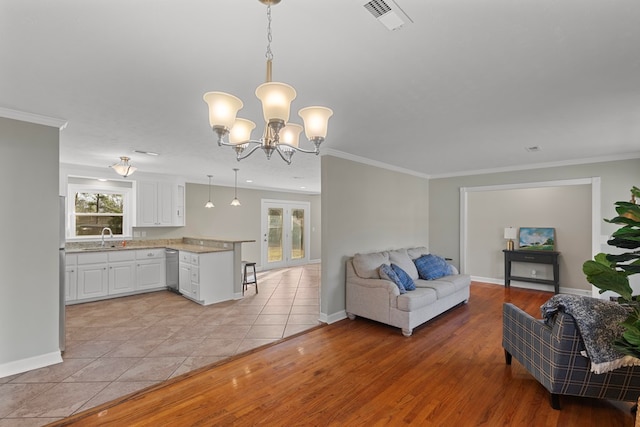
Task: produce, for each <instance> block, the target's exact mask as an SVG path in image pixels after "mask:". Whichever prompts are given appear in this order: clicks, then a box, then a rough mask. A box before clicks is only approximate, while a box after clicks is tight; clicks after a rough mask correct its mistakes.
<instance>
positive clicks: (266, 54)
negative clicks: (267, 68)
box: [264, 4, 273, 61]
mask: <svg viewBox="0 0 640 427" xmlns="http://www.w3.org/2000/svg"><path fill="white" fill-rule="evenodd" d="M272 40H273V37H272V36H271V4H268V5H267V52H266V53H265V55H264V56H266V58H267V59H268V60H270V61H271V60H273V52H271V41H272Z"/></svg>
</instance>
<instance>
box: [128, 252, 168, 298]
mask: <svg viewBox="0 0 640 427" xmlns="http://www.w3.org/2000/svg"><path fill="white" fill-rule="evenodd" d="M135 253H136V289H138V290H150V289H157V288H163V287H165V286H166V282H167V277H166V273H165V272H166V264H165V250H164V248H163V249H141V250H137V251H135Z"/></svg>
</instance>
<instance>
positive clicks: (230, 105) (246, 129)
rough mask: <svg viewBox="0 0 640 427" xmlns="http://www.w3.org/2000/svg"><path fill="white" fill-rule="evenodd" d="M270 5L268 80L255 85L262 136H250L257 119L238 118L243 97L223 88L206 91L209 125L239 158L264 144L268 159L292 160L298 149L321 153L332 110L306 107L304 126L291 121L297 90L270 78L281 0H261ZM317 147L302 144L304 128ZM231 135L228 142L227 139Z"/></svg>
mask: <svg viewBox="0 0 640 427" xmlns="http://www.w3.org/2000/svg"><path fill="white" fill-rule="evenodd" d="M259 1H260V2H261V3H263V4H265V5H266V6H267V18H268V25H267V42H268V43H267V52H266V55H265V56H266V58H267V64H266V65H267V73H266V81H265V83H263V84H261V85H260V86H258V88H257V89H256V92H255V93H256V97H257V98H258V99H259V100H260V102H261V103H262V116H263V120H264V123H265V129H264V131H263V132H262V137H261V138H260V139H257V140H254V139H251V131H252V130H253V129H255V127H256V125H255V123H254V122H252V121H250V120H247V119H242V118H237V117H236V116H237V114H238V111H239V110H240V109H241V108H242V107H243V104H242V101H241V100H240V99H238V98H236V97H235V96H233V95H230V94H228V93H224V92H207V93H205V95H204V97H203V98H204V101H205V102H206V103H207V105H208V107H209V125H210V126H211V129H212V130H213V132H214V133H215V134H216V136H217V142H218V146H228V147H232V148H233V149H234V150H235V152H236V159H237V160H238V161H240V160H242V159H246V158H247V157H249V156H250V155H251V154H253V153H254V152H255V151H256V150H257V149H259V148H261V149H262V150H263V151H264V153H265V155H266V156H267V159H270V158H271V155H272V154H273V153H274V152H277V153H278V154H279V155H280V157H281V158H282V160H284V161H285V162H286V163H287V164H291V159H292V157H293V155H294V154H295V153H296V152H302V153H306V154H316V155H317V154H319V153H320V144H322V142H324V140H325V138H326V137H327V129H328V126H329V118H330V117H331V116H332V115H333V111H331V110H330V109H329V108H326V107H317V106H316V107H306V108H303V109H301V110H300V111H299V112H298V114H299V115H300V117H301V118H302V119H303V121H304V128H303V127H302V126H301V125H298V124H295V123H289V117H290V115H291V103H292V102H293V100H294V99H296V96H297V94H296V90H295V89H294V88H293V87H292V86H290V85H288V84H286V83H281V82H274V81H272V80H271V75H272V72H271V71H272V63H273V53H272V52H271V40H272V36H271V6H272V5H276V4H278V3H279V2H280V0H259ZM303 129H304V130H305V135H306V136H307V139H308V140H309V142H311V143H312V144H313V146H314V149H311V150H307V149H303V148H300V147H299V135H300V133H302V130H303ZM225 137H228V142H227V141H225V140H224V138H225Z"/></svg>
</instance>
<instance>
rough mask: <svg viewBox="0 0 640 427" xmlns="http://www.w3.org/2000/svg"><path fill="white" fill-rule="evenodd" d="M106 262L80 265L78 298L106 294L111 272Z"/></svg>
mask: <svg viewBox="0 0 640 427" xmlns="http://www.w3.org/2000/svg"><path fill="white" fill-rule="evenodd" d="M107 270H108V269H107V265H106V264H88V265H79V266H78V299H84V298H97V297H103V296H106V295H107V293H108V290H109V287H108V284H109V274H108V271H107Z"/></svg>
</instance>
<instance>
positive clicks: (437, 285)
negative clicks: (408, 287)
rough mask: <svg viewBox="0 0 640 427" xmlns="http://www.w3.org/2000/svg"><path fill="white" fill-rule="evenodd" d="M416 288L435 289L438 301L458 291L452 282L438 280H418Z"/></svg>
mask: <svg viewBox="0 0 640 427" xmlns="http://www.w3.org/2000/svg"><path fill="white" fill-rule="evenodd" d="M415 283H416V288H421V289H433V290H434V291H435V292H436V295H437V296H438V299H440V298H444V297H446V296H449V295H451V294H454V293H456V291H457V290H458V289H456V287H455V285H454V284H453V283H452V282H447V281H444V280H440V279H436V280H423V279H419V280H416V282H415Z"/></svg>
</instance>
